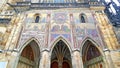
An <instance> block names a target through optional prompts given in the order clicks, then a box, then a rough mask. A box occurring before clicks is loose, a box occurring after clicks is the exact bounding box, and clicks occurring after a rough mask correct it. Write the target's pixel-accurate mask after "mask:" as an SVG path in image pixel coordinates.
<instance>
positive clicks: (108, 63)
mask: <svg viewBox="0 0 120 68" xmlns="http://www.w3.org/2000/svg"><path fill="white" fill-rule="evenodd" d="M104 54H105V68H115V67H114V64H113V61H112V58H111V55H110V51H109V50H105V51H104Z"/></svg>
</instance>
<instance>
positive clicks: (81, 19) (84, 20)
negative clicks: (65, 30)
mask: <svg viewBox="0 0 120 68" xmlns="http://www.w3.org/2000/svg"><path fill="white" fill-rule="evenodd" d="M80 22H81V23H86V15H85V14H81V15H80Z"/></svg>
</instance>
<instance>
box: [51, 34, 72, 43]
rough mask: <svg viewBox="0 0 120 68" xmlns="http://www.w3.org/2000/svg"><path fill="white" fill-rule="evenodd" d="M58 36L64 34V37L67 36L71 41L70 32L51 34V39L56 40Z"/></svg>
mask: <svg viewBox="0 0 120 68" xmlns="http://www.w3.org/2000/svg"><path fill="white" fill-rule="evenodd" d="M58 36H62V37H64V38H66V39H67V40H68V41H69V42H71V35H70V34H51V41H54V40H55V39H56V38H57V37H58Z"/></svg>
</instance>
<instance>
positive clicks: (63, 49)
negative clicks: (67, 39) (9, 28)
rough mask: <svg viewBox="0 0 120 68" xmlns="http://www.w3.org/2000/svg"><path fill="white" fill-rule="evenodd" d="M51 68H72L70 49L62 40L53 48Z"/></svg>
mask: <svg viewBox="0 0 120 68" xmlns="http://www.w3.org/2000/svg"><path fill="white" fill-rule="evenodd" d="M51 68H72V63H71V54H70V51H69V48H68V47H67V45H66V44H65V43H64V42H63V41H62V40H60V41H58V42H57V43H56V44H55V47H54V48H53V51H52V55H51Z"/></svg>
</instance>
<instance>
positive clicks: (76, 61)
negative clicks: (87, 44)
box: [72, 51, 83, 68]
mask: <svg viewBox="0 0 120 68" xmlns="http://www.w3.org/2000/svg"><path fill="white" fill-rule="evenodd" d="M72 67H73V68H83V62H82V56H81V54H80V52H79V51H74V52H73V56H72Z"/></svg>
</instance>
